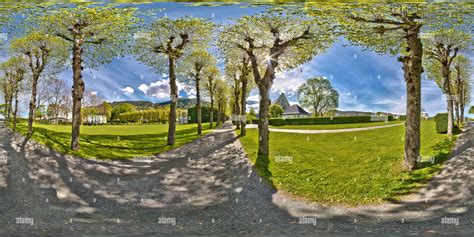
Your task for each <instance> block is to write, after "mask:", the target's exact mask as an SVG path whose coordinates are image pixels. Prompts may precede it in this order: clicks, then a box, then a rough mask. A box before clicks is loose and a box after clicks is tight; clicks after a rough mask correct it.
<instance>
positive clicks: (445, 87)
mask: <svg viewBox="0 0 474 237" xmlns="http://www.w3.org/2000/svg"><path fill="white" fill-rule="evenodd" d="M449 74H450V73H449V65H448V63H447V62H446V63H443V64H442V75H443V90H444V94H445V96H446V103H447V109H448V132H447V133H448V135H449V136H452V135H453V100H452V94H451V86H450V75H449Z"/></svg>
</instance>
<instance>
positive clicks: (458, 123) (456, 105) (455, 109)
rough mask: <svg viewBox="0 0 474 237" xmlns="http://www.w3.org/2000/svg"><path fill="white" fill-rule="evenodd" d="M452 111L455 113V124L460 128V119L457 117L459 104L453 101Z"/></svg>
mask: <svg viewBox="0 0 474 237" xmlns="http://www.w3.org/2000/svg"><path fill="white" fill-rule="evenodd" d="M453 103H454V111H456V124H457V126H458V127H461V126H460V125H461V119H460V117H459V102H457V101H454V102H453Z"/></svg>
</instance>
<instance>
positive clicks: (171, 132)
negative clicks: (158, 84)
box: [167, 56, 178, 146]
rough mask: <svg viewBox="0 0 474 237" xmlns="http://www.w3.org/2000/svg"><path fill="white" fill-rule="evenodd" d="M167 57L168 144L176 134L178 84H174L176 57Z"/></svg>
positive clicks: (172, 141)
mask: <svg viewBox="0 0 474 237" xmlns="http://www.w3.org/2000/svg"><path fill="white" fill-rule="evenodd" d="M168 57H169V58H168V59H169V74H170V90H171V91H170V98H171V102H170V115H169V126H168V142H167V144H168V145H169V146H171V145H173V144H174V140H175V134H176V107H178V86H177V85H176V59H175V58H173V57H171V56H168Z"/></svg>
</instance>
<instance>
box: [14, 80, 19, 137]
mask: <svg viewBox="0 0 474 237" xmlns="http://www.w3.org/2000/svg"><path fill="white" fill-rule="evenodd" d="M16 83H18V82H16ZM17 113H18V84H17V85H16V89H15V107H14V110H13V131H16V116H17Z"/></svg>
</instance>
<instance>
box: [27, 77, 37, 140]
mask: <svg viewBox="0 0 474 237" xmlns="http://www.w3.org/2000/svg"><path fill="white" fill-rule="evenodd" d="M38 79H39V75H38V74H36V73H33V83H32V85H31V98H30V105H29V106H30V108H29V112H28V137H31V135H33V120H34V116H35V109H36V89H37V87H38Z"/></svg>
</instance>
